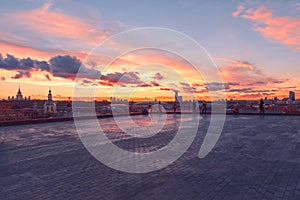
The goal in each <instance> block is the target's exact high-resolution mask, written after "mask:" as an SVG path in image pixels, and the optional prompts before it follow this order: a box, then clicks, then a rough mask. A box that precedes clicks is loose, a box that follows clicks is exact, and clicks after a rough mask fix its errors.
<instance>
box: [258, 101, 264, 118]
mask: <svg viewBox="0 0 300 200" xmlns="http://www.w3.org/2000/svg"><path fill="white" fill-rule="evenodd" d="M264 105H265V102H264V100H263V99H260V102H259V114H261V115H264V114H265V107H264Z"/></svg>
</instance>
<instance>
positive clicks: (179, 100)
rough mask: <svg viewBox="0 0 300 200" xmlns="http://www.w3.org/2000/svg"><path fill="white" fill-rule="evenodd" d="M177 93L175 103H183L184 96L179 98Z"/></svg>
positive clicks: (176, 92)
mask: <svg viewBox="0 0 300 200" xmlns="http://www.w3.org/2000/svg"><path fill="white" fill-rule="evenodd" d="M174 92H175V102H178V103H182V96H178V91H174Z"/></svg>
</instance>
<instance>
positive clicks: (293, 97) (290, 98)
mask: <svg viewBox="0 0 300 200" xmlns="http://www.w3.org/2000/svg"><path fill="white" fill-rule="evenodd" d="M289 100H290V101H295V100H296V94H295V92H293V91H290V97H289Z"/></svg>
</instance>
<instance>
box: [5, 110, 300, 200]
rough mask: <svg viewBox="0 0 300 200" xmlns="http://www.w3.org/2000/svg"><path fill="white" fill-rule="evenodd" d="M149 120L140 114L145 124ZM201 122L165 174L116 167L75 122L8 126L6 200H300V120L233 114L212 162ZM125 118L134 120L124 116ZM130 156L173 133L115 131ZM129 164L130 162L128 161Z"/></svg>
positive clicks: (107, 122) (107, 126)
mask: <svg viewBox="0 0 300 200" xmlns="http://www.w3.org/2000/svg"><path fill="white" fill-rule="evenodd" d="M142 117H143V116H136V119H135V120H137V121H143V119H142ZM209 119H210V117H209V116H204V118H203V119H202V120H201V121H200V126H199V127H200V128H199V130H198V134H197V136H196V138H195V140H194V142H193V144H192V145H191V147H190V148H189V150H188V151H187V152H186V153H185V154H184V155H183V156H182V157H180V158H179V159H178V160H177V161H175V162H174V163H172V164H171V165H169V166H167V167H166V168H164V169H161V170H158V171H154V172H150V173H146V174H129V173H124V172H119V171H116V170H114V169H111V168H108V167H107V166H105V165H103V164H102V163H100V162H99V161H97V160H96V159H95V158H93V157H92V156H91V155H90V154H89V152H88V151H87V150H86V149H85V148H84V147H83V145H82V143H81V142H80V140H79V138H78V135H77V134H76V129H75V126H74V123H73V122H57V123H48V124H36V125H21V126H17V127H12V126H11V127H0V138H1V140H2V141H3V142H2V143H1V146H0V151H1V163H0V172H1V182H2V183H5V185H2V188H1V190H0V197H6V198H5V199H7V200H8V199H22V198H25V197H26V199H213V198H216V199H242V198H246V199H254V198H256V199H264V198H266V199H276V198H278V199H300V126H299V120H300V117H299V116H265V117H260V116H227V118H226V122H225V126H224V129H223V133H222V135H221V137H220V139H219V141H218V143H217V145H216V146H215V148H214V149H213V151H212V152H211V153H210V154H209V155H208V156H207V157H205V158H203V159H200V158H198V157H197V155H198V151H199V148H200V145H201V144H202V140H203V137H204V135H205V132H206V130H207V127H208V124H209ZM124 120H126V119H125V118H124ZM100 121H101V124H102V125H103V129H104V130H105V131H107V134H109V137H110V138H111V139H114V141H115V144H116V145H118V146H120V147H121V148H124V149H127V150H139V151H140V150H142V151H143V150H144V151H147V149H153V148H154V149H155V148H160V147H161V146H163V145H165V144H166V143H168V141H170V139H172V138H173V137H174V131H172V130H165V131H164V132H163V134H158V135H156V136H154V137H153V138H148V139H144V140H139V141H138V142H136V141H134V139H132V138H128V137H124V135H123V136H122V134H120V135H118V134H116V133H117V132H118V131H115V132H112V131H110V130H116V129H114V127H115V124H114V123H113V121H112V119H101V120H100ZM124 162H126V159H124Z"/></svg>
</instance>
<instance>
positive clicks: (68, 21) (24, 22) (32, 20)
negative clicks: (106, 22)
mask: <svg viewBox="0 0 300 200" xmlns="http://www.w3.org/2000/svg"><path fill="white" fill-rule="evenodd" d="M51 6H52V4H51V3H45V4H44V5H43V6H42V7H41V8H37V9H34V10H30V11H18V12H15V13H8V14H4V16H5V18H6V19H8V20H9V23H14V24H19V25H20V26H24V27H26V28H30V29H31V30H32V31H33V32H38V33H40V34H44V36H45V37H46V36H49V35H50V36H55V37H61V38H66V39H73V40H77V41H81V42H87V43H88V44H98V43H99V41H101V40H103V39H105V38H107V37H108V35H110V34H111V31H110V30H107V29H101V28H98V27H97V26H95V25H93V24H89V23H88V22H87V21H84V20H82V19H80V18H77V17H74V16H70V15H66V14H64V13H62V12H60V11H56V10H50V8H51Z"/></svg>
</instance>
